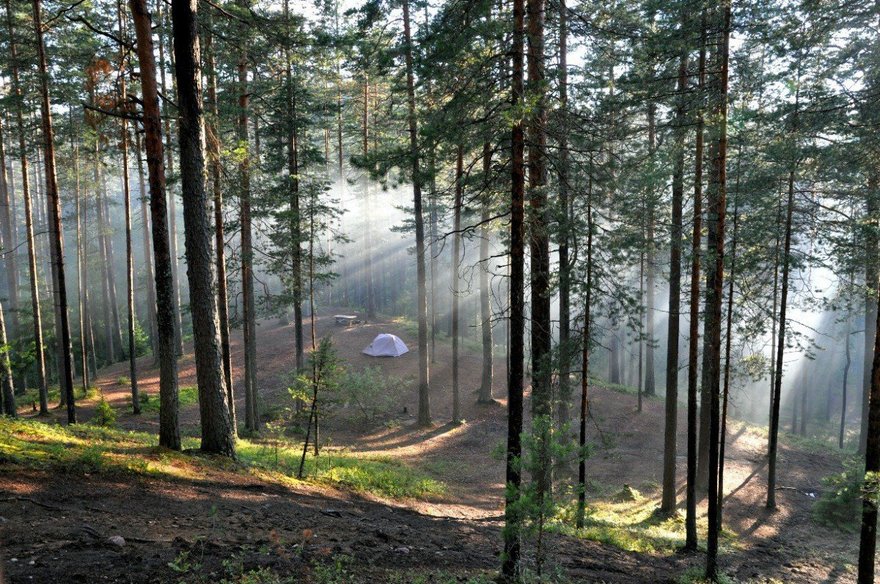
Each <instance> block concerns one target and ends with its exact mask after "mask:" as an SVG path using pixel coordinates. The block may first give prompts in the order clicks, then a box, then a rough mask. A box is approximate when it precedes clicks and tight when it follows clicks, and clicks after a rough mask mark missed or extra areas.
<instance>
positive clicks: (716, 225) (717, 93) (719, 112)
mask: <svg viewBox="0 0 880 584" xmlns="http://www.w3.org/2000/svg"><path fill="white" fill-rule="evenodd" d="M730 5H731V1H730V0H721V1H720V2H719V4H718V8H717V12H718V19H719V22H718V23H717V26H718V30H719V39H718V44H717V48H716V49H715V59H714V61H715V64H716V70H717V71H718V73H717V77H716V81H715V84H714V85H715V87H714V88H713V89H714V91H712V92H711V94H712V98H713V106H712V121H713V129H714V135H715V136H717V142H716V143H714V144H713V147H712V150H713V154H714V156H713V160H712V180H711V181H710V183H709V187H710V188H709V197H708V203H709V204H708V209H707V211H708V213H707V221H706V223H707V226H708V239H707V244H706V252H707V254H706V255H707V257H708V258H709V259H710V261H709V262H707V265H706V304H705V306H706V308H705V317H704V318H705V321H704V323H705V327H704V329H703V331H704V333H703V335H704V336H703V379H702V382H703V386H704V387H708V389H709V397H710V400H709V404H710V405H709V408H710V411H709V492H708V496H709V509H708V534H707V544H706V579H707V580H710V581H712V582H714V581H715V580H716V579H717V577H718V536H719V533H720V527H721V512H720V509H719V508H718V494H719V493H718V487H719V484H718V467H719V458H718V454H719V452H718V440H719V434H720V425H721V419H720V411H719V405H720V404H719V398H720V395H719V393H720V392H719V390H720V387H719V385H720V380H721V379H720V374H721V310H722V305H723V300H724V298H723V297H724V221H725V215H726V212H727V92H728V62H729V37H730V15H731V6H730Z"/></svg>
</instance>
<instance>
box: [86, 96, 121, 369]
mask: <svg viewBox="0 0 880 584" xmlns="http://www.w3.org/2000/svg"><path fill="white" fill-rule="evenodd" d="M92 103H95V96H94V95H92ZM95 130H96V132H98V135H97V136H95V160H94V163H95V169H94V170H95V175H94V178H95V217H96V220H97V227H98V229H97V231H98V234H97V240H98V255H99V258H100V263H101V308H102V312H103V315H102V321H103V323H104V344H105V353H104V360H105V361H104V362H105V363H113V362H114V361H116V343H115V339H116V335H117V334H118V330H117V331H116V332H114V330H113V319H112V318H111V316H110V315H111V314H112V312H113V300H112V297H111V295H110V274H111V273H112V271H113V264H112V263H111V262H110V258H109V257H108V255H107V236H106V234H107V219H106V217H105V215H104V209H105V208H104V205H103V203H102V197H101V190H102V188H103V187H102V185H104V184H105V181H104V178H103V172H102V164H103V163H102V161H101V142H102V135H101V133H100V131H99V130H98V129H97V128H95Z"/></svg>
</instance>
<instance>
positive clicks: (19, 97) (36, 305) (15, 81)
mask: <svg viewBox="0 0 880 584" xmlns="http://www.w3.org/2000/svg"><path fill="white" fill-rule="evenodd" d="M6 24H7V26H8V32H9V56H10V63H11V69H12V94H13V95H14V96H15V102H16V104H15V119H16V125H17V129H18V150H19V161H20V163H21V195H22V200H23V201H24V223H25V239H26V241H27V253H28V275H29V277H30V287H31V313H32V320H33V326H34V347H35V353H36V355H35V358H36V367H37V383H38V389H39V394H40V415H43V416H45V415H48V414H49V386H48V381H47V379H46V353H45V346H44V344H43V319H42V314H41V310H40V288H39V276H38V274H37V250H36V242H35V240H34V214H33V205H32V202H31V190H30V177H29V173H28V158H27V146H26V139H27V138H26V134H25V128H24V103H23V101H24V96H23V94H22V91H21V83H20V81H19V76H18V48H17V44H16V42H15V29H14V27H13V24H12V6H11V2H10V0H6Z"/></svg>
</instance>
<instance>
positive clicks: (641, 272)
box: [636, 209, 647, 412]
mask: <svg viewBox="0 0 880 584" xmlns="http://www.w3.org/2000/svg"><path fill="white" fill-rule="evenodd" d="M643 211H644V212H647V209H643ZM644 228H645V224H644V223H643V224H642V229H643V231H644ZM644 302H645V252H644V250H642V251H640V252H639V330H638V331H637V332H638V334H639V336H638V341H637V342H638V344H639V364H638V372H637V374H636V385H637V389H636V393H637V394H638V409H637V411H639V412H641V411H642V394H643V393H644V388H645V386H644V380H645V378H644V377H643V376H642V373H643V369H642V368H643V365H644V356H645V339H644V336H645V316H646V315H645V312H646V311H645V310H644V306H645V304H644Z"/></svg>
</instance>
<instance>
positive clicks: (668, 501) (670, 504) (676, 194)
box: [660, 17, 688, 515]
mask: <svg viewBox="0 0 880 584" xmlns="http://www.w3.org/2000/svg"><path fill="white" fill-rule="evenodd" d="M682 21H683V23H684V25H685V28H686V25H687V22H688V19H687V18H686V17H685V18H683V19H682ZM687 61H688V59H687V51H684V52H682V55H681V57H680V58H679V62H678V87H677V90H678V99H677V103H676V110H675V124H676V126H675V162H674V167H673V171H672V229H671V232H670V234H669V237H670V246H669V324H668V329H667V334H666V338H667V347H666V398H665V410H664V411H665V420H664V431H663V495H662V497H661V502H660V510H661V511H662V512H663V513H666V514H667V515H669V514H672V513H674V512H675V507H676V495H675V492H676V488H677V485H676V480H675V478H676V460H677V456H676V455H677V453H678V449H677V437H678V344H679V334H680V322H681V246H682V232H683V228H682V206H683V202H684V143H685V139H686V137H687V127H686V125H685V124H686V123H687V121H686V119H685V118H686V113H687V101H686V100H687V96H686V95H685V92H686V91H687Z"/></svg>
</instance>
